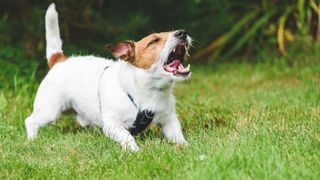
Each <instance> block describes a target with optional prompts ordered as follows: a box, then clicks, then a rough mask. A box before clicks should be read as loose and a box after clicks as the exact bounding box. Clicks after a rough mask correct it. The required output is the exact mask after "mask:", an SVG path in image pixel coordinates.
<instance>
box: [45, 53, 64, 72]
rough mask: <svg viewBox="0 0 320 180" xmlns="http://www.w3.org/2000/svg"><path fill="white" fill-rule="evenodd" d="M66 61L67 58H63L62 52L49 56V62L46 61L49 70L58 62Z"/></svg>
mask: <svg viewBox="0 0 320 180" xmlns="http://www.w3.org/2000/svg"><path fill="white" fill-rule="evenodd" d="M66 59H68V57H67V56H65V55H64V54H63V53H62V52H58V53H54V54H52V55H51V57H50V59H49V61H48V66H49V68H50V69H51V68H52V67H53V66H54V65H55V64H57V63H59V62H63V61H65V60H66Z"/></svg>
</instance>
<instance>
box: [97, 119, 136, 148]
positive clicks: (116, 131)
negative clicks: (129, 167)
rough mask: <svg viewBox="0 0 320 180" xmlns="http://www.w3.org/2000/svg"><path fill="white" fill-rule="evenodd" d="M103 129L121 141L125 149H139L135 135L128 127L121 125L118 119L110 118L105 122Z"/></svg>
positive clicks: (108, 134) (114, 138)
mask: <svg viewBox="0 0 320 180" xmlns="http://www.w3.org/2000/svg"><path fill="white" fill-rule="evenodd" d="M103 131H104V133H105V134H106V135H107V136H108V137H109V138H111V139H113V140H115V141H117V142H118V143H120V144H121V146H122V148H123V149H124V150H127V149H129V150H131V151H134V152H136V151H138V150H139V147H138V145H137V143H136V141H135V139H134V138H133V136H132V135H131V134H130V132H129V131H128V130H127V129H125V128H124V127H123V126H121V125H120V123H118V121H115V120H113V121H112V120H110V119H108V121H107V122H106V121H105V123H104V127H103Z"/></svg>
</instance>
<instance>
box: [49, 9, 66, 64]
mask: <svg viewBox="0 0 320 180" xmlns="http://www.w3.org/2000/svg"><path fill="white" fill-rule="evenodd" d="M46 41H47V53H46V57H47V60H48V61H49V59H50V57H51V55H52V54H54V53H60V52H63V51H62V40H61V39H60V30H59V22H58V13H57V11H56V6H55V4H54V3H52V4H50V6H49V7H48V10H47V12H46Z"/></svg>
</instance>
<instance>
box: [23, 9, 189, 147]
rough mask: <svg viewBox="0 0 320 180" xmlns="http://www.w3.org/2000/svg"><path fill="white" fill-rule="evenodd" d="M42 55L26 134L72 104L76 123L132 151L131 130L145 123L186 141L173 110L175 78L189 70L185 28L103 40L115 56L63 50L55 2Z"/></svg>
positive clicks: (137, 130)
mask: <svg viewBox="0 0 320 180" xmlns="http://www.w3.org/2000/svg"><path fill="white" fill-rule="evenodd" d="M45 28H46V46H47V47H46V58H47V60H48V66H49V68H51V69H50V70H49V72H48V74H47V75H46V76H45V78H44V79H43V80H42V82H41V83H40V86H39V88H38V91H37V94H36V97H35V101H34V107H33V112H32V114H31V115H30V116H29V117H27V118H26V120H25V126H26V130H27V136H28V139H30V140H32V139H34V138H36V136H37V132H38V129H39V128H40V127H44V126H46V125H47V124H49V123H51V122H54V121H55V120H56V119H57V118H58V116H59V115H60V113H61V112H63V111H65V110H67V109H70V108H72V109H74V110H75V112H76V113H77V116H76V120H77V122H78V123H79V124H80V125H81V126H82V127H85V126H96V127H99V128H101V129H102V130H103V132H104V133H105V135H106V136H107V137H109V138H111V139H113V140H115V141H116V142H118V143H120V145H121V147H122V148H123V149H128V150H131V151H138V150H139V147H138V145H137V144H136V142H135V139H134V135H135V134H138V133H140V132H141V131H143V130H144V129H146V128H147V127H148V126H149V125H150V124H159V125H161V126H162V129H163V133H164V135H165V137H166V138H168V139H169V140H170V141H171V142H172V143H177V144H186V143H187V142H186V140H185V138H184V136H183V133H182V129H181V125H180V122H179V120H178V118H177V114H176V110H175V97H174V96H173V93H172V91H173V88H174V85H175V82H176V81H182V80H186V79H188V78H189V77H190V76H191V71H190V65H188V66H187V67H184V66H183V65H182V63H183V62H184V60H185V59H186V58H187V57H188V56H189V55H188V50H189V48H190V46H191V43H192V39H191V37H190V36H188V35H187V33H186V31H185V30H176V31H170V32H161V33H154V34H151V35H149V36H147V37H144V38H143V39H141V40H139V41H137V42H134V41H123V42H120V43H116V44H109V45H106V48H107V49H108V50H110V52H111V53H112V55H113V56H114V57H115V58H116V59H117V60H112V59H105V58H101V57H95V56H70V57H67V56H66V55H64V53H63V50H62V40H61V38H60V31H59V22H58V13H57V11H56V8H55V4H53V3H52V4H51V5H49V7H48V9H47V12H46V15H45Z"/></svg>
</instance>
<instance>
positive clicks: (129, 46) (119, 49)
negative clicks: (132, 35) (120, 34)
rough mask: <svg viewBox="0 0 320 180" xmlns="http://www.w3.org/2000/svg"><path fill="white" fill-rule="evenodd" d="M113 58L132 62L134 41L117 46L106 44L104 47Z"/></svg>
mask: <svg viewBox="0 0 320 180" xmlns="http://www.w3.org/2000/svg"><path fill="white" fill-rule="evenodd" d="M105 47H106V48H107V49H108V50H109V51H110V52H111V53H112V55H113V56H114V57H115V58H120V59H123V60H125V61H129V62H133V60H134V55H135V53H134V47H135V46H134V41H123V42H120V43H117V44H107V45H106V46H105Z"/></svg>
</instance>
